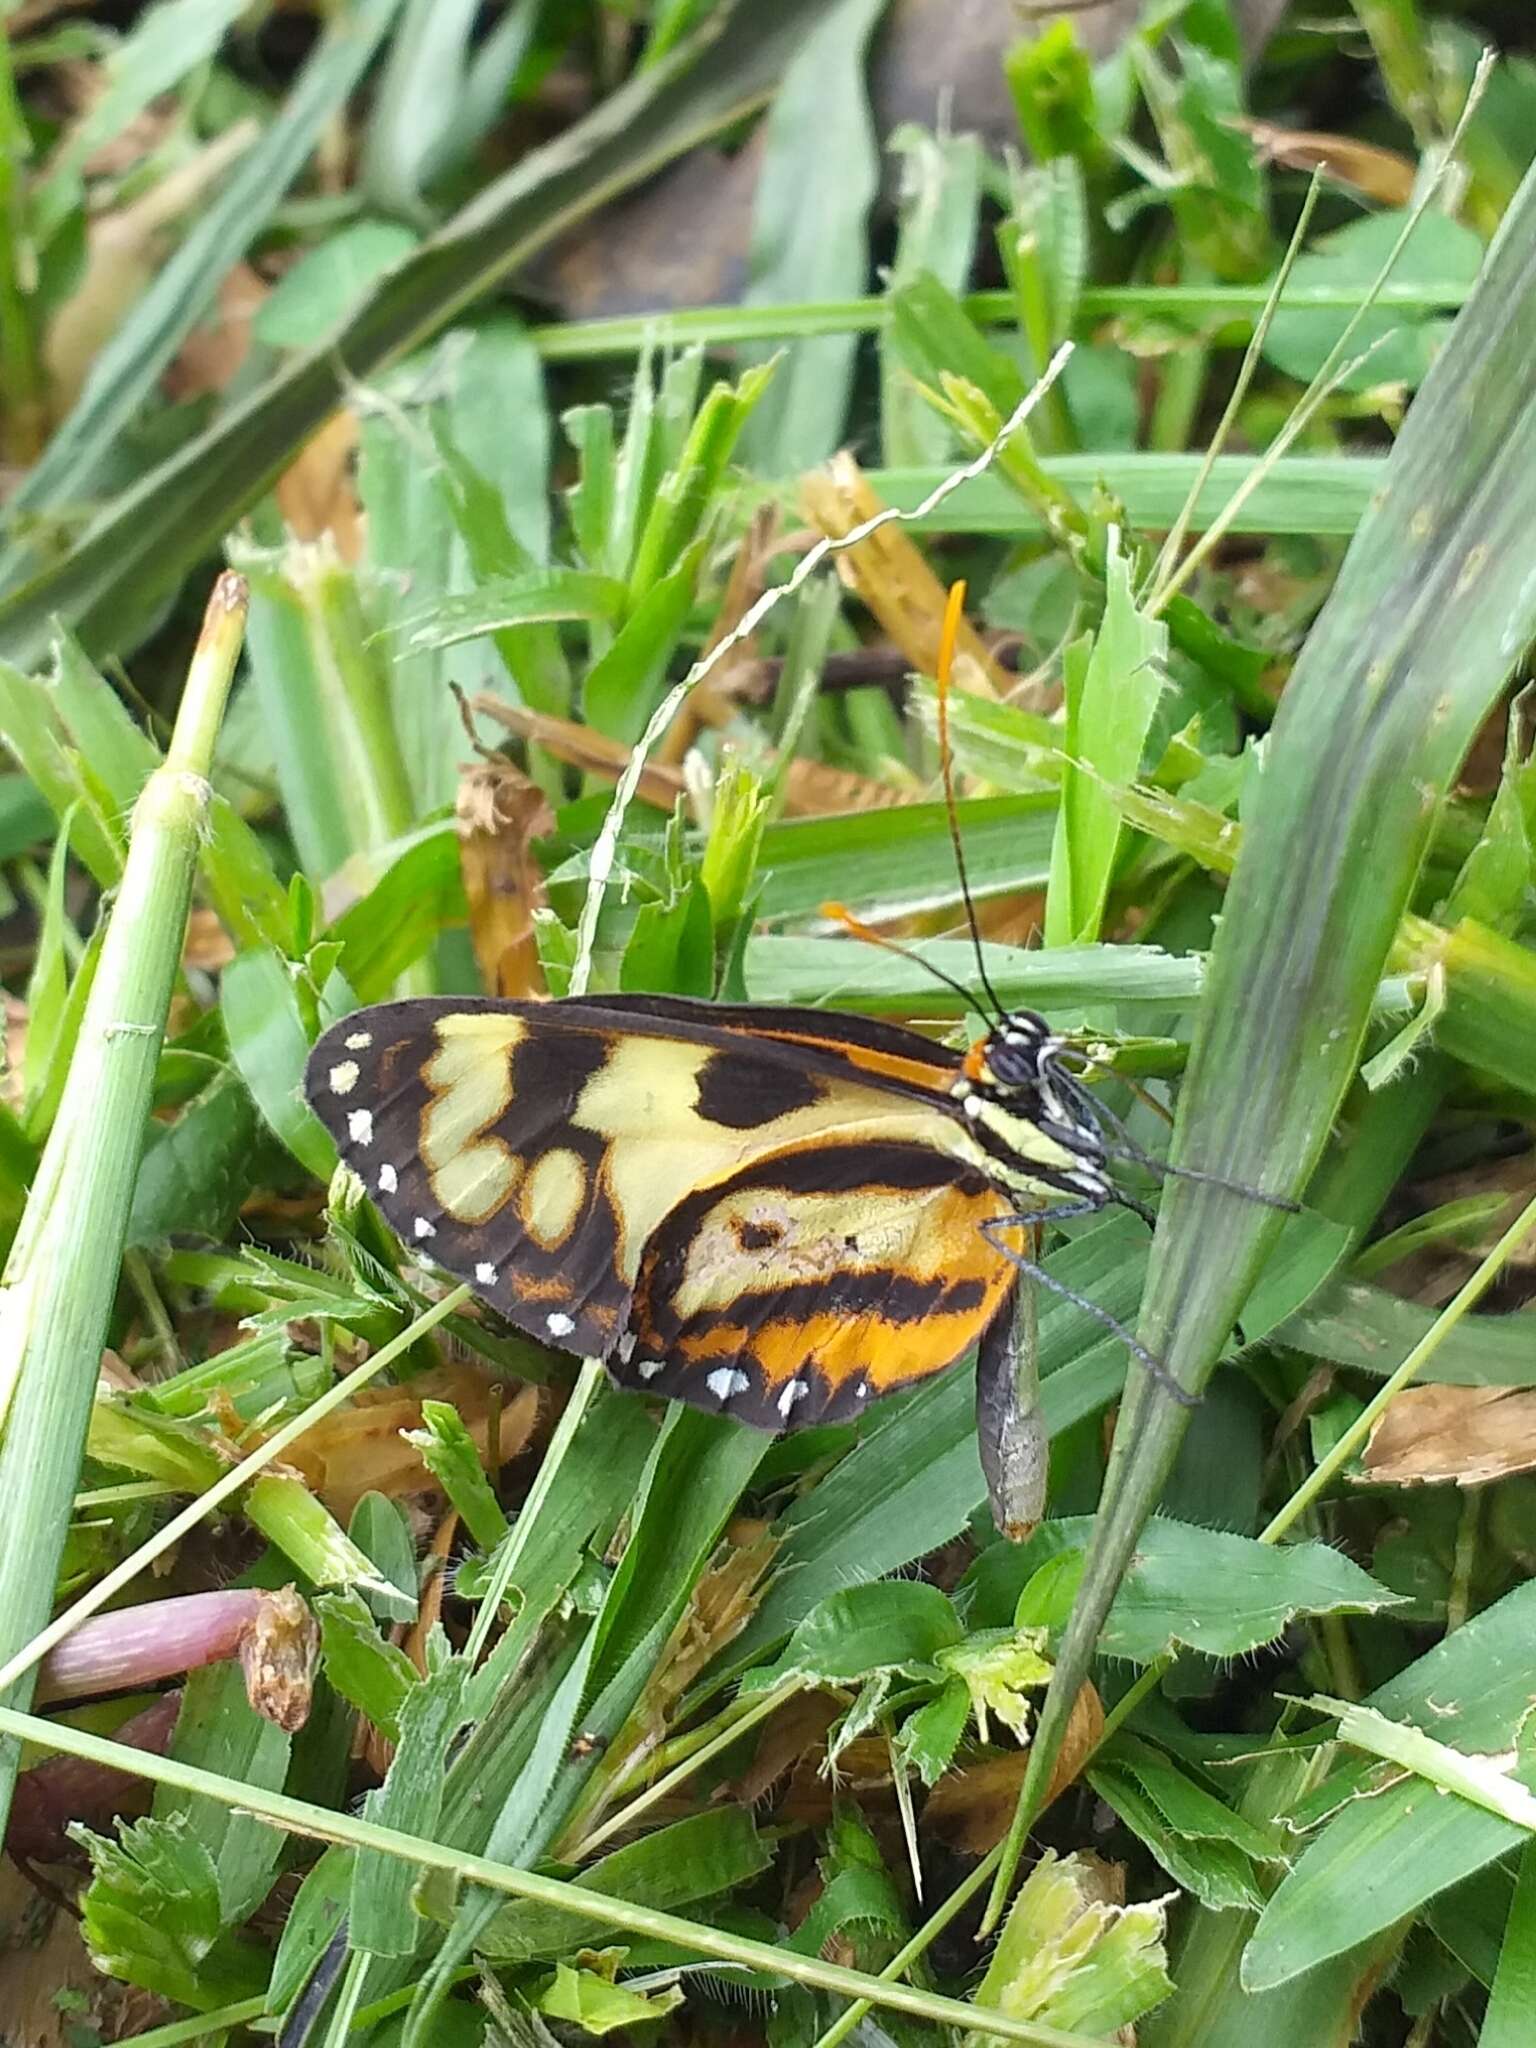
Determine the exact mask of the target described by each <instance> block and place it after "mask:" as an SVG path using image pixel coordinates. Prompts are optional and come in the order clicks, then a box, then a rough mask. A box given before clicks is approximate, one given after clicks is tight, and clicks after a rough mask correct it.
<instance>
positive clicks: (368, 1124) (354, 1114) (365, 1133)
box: [347, 1109, 373, 1145]
mask: <svg viewBox="0 0 1536 2048" xmlns="http://www.w3.org/2000/svg"><path fill="white" fill-rule="evenodd" d="M347 1136H348V1137H349V1138H350V1139H351V1140H352V1142H353V1144H354V1145H371V1144H372V1143H373V1113H372V1111H371V1110H367V1109H349V1110H348V1111H347Z"/></svg>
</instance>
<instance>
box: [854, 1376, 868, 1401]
mask: <svg viewBox="0 0 1536 2048" xmlns="http://www.w3.org/2000/svg"><path fill="white" fill-rule="evenodd" d="M853 1391H854V1394H855V1396H856V1398H857V1399H859V1400H860V1401H867V1400H868V1399H869V1381H868V1380H860V1381H859V1384H858V1385H857V1386H856V1387H855V1388H854V1390H853Z"/></svg>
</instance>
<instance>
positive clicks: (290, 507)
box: [275, 409, 363, 562]
mask: <svg viewBox="0 0 1536 2048" xmlns="http://www.w3.org/2000/svg"><path fill="white" fill-rule="evenodd" d="M356 450H357V417H356V415H355V414H354V413H352V412H349V411H347V410H345V409H343V410H342V411H340V412H333V413H332V414H331V417H330V418H329V419H328V420H327V421H326V423H325V425H324V426H323V427H321V428H320V430H319V431H318V433H315V434H312V435H311V436H310V438H309V439H308V440H307V441H306V442H305V443H304V446H303V447H302V448H301V449H300V450H299V453H298V454H297V455H296V456H295V457H294V459H293V461H292V462H290V463H289V465H288V467H287V468H286V469H285V470H284V471H283V473H282V475H281V476H280V477H279V478H278V480H277V487H276V493H275V495H276V497H277V508H278V510H279V511H280V512H281V513H282V515H283V521H284V524H285V525H286V526H287V527H288V530H289V531H290V532H291V533H293V534H295V535H297V537H298V538H299V539H300V540H306V541H316V540H319V539H320V538H321V537H322V536H323V535H325V534H329V535H330V537H331V539H332V541H333V542H334V544H335V548H336V552H337V554H338V555H340V557H341V559H342V560H343V561H344V562H355V561H357V560H358V558H359V556H360V555H361V554H362V552H363V513H362V507H361V505H360V504H359V503H358V497H357V485H356V482H355V480H354V477H353V474H352V458H353V456H354V454H355V453H356Z"/></svg>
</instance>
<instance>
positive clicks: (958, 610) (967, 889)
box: [934, 581, 1008, 1024]
mask: <svg viewBox="0 0 1536 2048" xmlns="http://www.w3.org/2000/svg"><path fill="white" fill-rule="evenodd" d="M964 617H965V584H964V582H963V581H961V582H957V583H952V584H951V585H950V586H949V597H948V599H947V601H946V603H945V606H944V624H943V626H942V627H941V629H940V631H939V658H938V662H937V663H936V674H935V676H934V681H935V682H936V683H937V685H938V705H939V773H940V774H941V776H942V777H943V780H944V815H945V816H946V817H947V818H948V820H949V843H950V845H951V846H953V848H954V849H955V872H956V873H957V874H958V875H959V877H960V894H961V897H962V899H963V900H964V903H965V921H966V924H967V925H968V926H969V927H970V933H971V949H972V951H973V952H974V953H975V955H976V972H977V975H978V976H979V977H980V980H981V985H982V988H983V989H984V990H985V991H986V995H987V1000H988V1001H989V1002H990V1003H991V1005H992V1010H993V1015H994V1017H995V1018H996V1021H997V1022H998V1023H999V1024H1001V1023H1002V1022H1004V1021H1005V1019H1006V1018H1007V1015H1008V1012H1007V1009H1006V1008H1005V1007H1004V1005H1003V1003H1002V1001H1001V1000H1000V999H999V997H998V993H997V990H996V989H995V988H994V987H993V986H992V983H991V979H990V978H989V976H988V974H987V963H986V959H985V956H984V955H983V953H982V946H981V926H980V925H979V924H978V923H977V922H976V904H975V901H974V899H973V898H972V896H971V883H970V877H969V876H968V875H967V874H966V871H965V848H964V846H963V845H962V843H961V839H960V812H959V810H958V808H957V806H956V804H955V772H954V762H953V760H952V758H951V755H950V749H949V684H950V677H951V675H952V674H953V672H954V666H955V642H956V641H957V640H958V639H959V637H960V621H961V620H962V619H963V618H964Z"/></svg>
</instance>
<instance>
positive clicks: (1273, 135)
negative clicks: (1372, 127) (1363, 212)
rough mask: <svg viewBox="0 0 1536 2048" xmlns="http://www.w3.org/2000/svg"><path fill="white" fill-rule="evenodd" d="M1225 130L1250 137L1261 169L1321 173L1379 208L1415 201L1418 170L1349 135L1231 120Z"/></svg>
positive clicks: (1397, 153)
mask: <svg viewBox="0 0 1536 2048" xmlns="http://www.w3.org/2000/svg"><path fill="white" fill-rule="evenodd" d="M1228 126H1229V127H1232V128H1239V129H1241V130H1242V132H1243V133H1244V134H1245V135H1247V136H1250V137H1251V138H1252V140H1253V144H1254V153H1255V155H1256V156H1257V157H1258V159H1259V161H1260V162H1261V163H1264V164H1284V165H1285V167H1286V168H1287V170H1292V171H1321V172H1322V173H1323V175H1324V176H1325V177H1329V178H1332V179H1333V181H1334V183H1335V184H1337V185H1348V186H1349V187H1350V188H1351V189H1352V190H1353V191H1356V192H1359V193H1360V194H1361V195H1362V196H1363V197H1364V198H1366V199H1374V200H1375V201H1376V203H1377V204H1378V205H1380V206H1406V205H1407V204H1408V202H1409V201H1410V200H1411V199H1412V197H1413V185H1414V178H1415V176H1416V172H1417V166H1416V165H1415V164H1414V162H1413V159H1412V158H1411V157H1406V156H1404V155H1403V154H1402V152H1401V151H1400V150H1396V149H1382V148H1380V147H1378V145H1377V144H1375V143H1373V142H1360V141H1358V140H1357V139H1356V138H1355V137H1354V136H1352V135H1324V134H1319V133H1318V132H1317V131H1316V130H1314V129H1310V128H1284V127H1282V126H1280V124H1279V123H1278V122H1275V121H1249V120H1244V119H1242V118H1240V117H1234V118H1233V119H1232V120H1231V121H1230V122H1229V123H1228Z"/></svg>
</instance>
